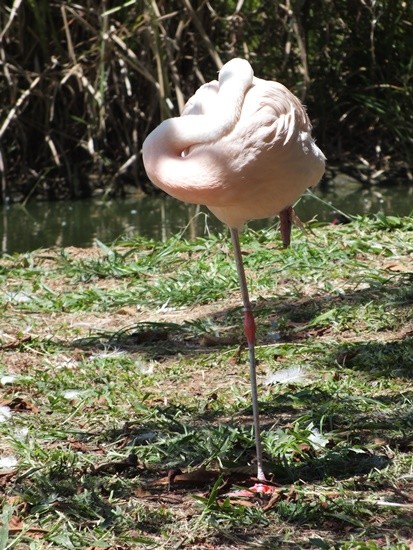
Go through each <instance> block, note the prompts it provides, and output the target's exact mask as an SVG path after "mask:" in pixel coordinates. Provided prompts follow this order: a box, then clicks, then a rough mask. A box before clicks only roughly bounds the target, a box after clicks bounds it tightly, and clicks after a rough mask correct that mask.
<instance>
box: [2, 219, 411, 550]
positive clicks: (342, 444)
mask: <svg viewBox="0 0 413 550" xmlns="http://www.w3.org/2000/svg"><path fill="white" fill-rule="evenodd" d="M412 229H413V221H412V219H411V218H395V217H387V218H385V217H376V218H371V219H369V218H356V219H355V220H353V222H352V223H351V224H349V225H346V226H317V225H314V226H313V227H312V233H309V234H305V235H304V234H302V233H301V232H299V231H296V232H295V233H294V240H293V245H292V247H291V248H290V249H288V250H282V248H281V246H280V241H279V237H278V235H277V234H276V233H275V232H274V231H273V230H267V231H262V232H259V233H256V232H254V231H247V232H245V233H244V234H243V235H242V248H243V251H244V259H245V264H246V269H247V277H248V282H249V286H250V290H251V297H252V300H253V303H254V309H255V314H256V317H257V326H258V342H257V344H258V345H257V359H258V368H259V380H260V387H259V399H260V404H261V411H262V427H263V435H262V436H263V447H264V456H265V463H266V467H267V470H268V472H269V474H270V476H271V478H272V479H273V481H274V482H275V483H276V484H277V487H278V490H277V495H276V498H274V499H273V500H271V501H270V499H269V497H262V498H256V499H255V500H254V499H252V500H251V499H250V500H248V502H244V501H241V502H240V501H238V500H237V499H234V498H232V497H226V496H225V494H226V493H228V492H229V491H230V490H231V487H236V486H248V482H249V480H250V478H251V476H253V475H254V455H255V449H254V438H253V433H252V429H251V415H252V410H251V403H250V394H249V380H248V368H247V365H246V362H247V354H246V350H245V346H244V343H243V337H242V328H241V327H242V319H241V317H242V309H241V307H240V303H239V302H240V298H239V295H238V283H237V279H236V271H235V266H234V263H233V258H232V251H231V249H230V246H229V244H228V239H227V236H225V235H223V236H222V235H221V236H218V237H214V236H211V237H209V238H206V239H197V240H195V241H192V242H189V241H186V240H185V239H178V238H173V239H170V240H168V241H167V242H165V243H160V242H155V241H149V240H148V241H146V240H143V239H141V238H139V239H136V240H128V241H127V240H124V241H120V242H117V243H115V244H114V245H113V246H111V247H108V246H105V245H103V244H99V246H98V247H96V248H95V249H92V250H83V251H82V250H73V249H68V250H61V251H60V250H40V251H36V252H33V253H30V254H23V255H14V256H7V257H4V258H3V259H2V260H1V261H0V280H1V283H2V285H1V293H0V308H1V313H2V321H1V326H0V329H1V330H0V346H1V350H0V392H1V399H0V401H1V403H0V406H3V407H6V408H5V409H4V408H3V409H0V420H3V421H2V422H0V488H1V492H2V496H0V502H1V505H2V512H1V515H0V548H16V549H23V548H24V549H26V548H27V549H46V548H69V549H72V548H81V549H84V548H108V549H109V548H118V549H129V548H221V549H226V548H244V547H245V548H274V549H276V548H288V549H290V548H303V549H304V548H325V549H330V548H340V549H341V548H346V549H359V550H364V549H366V550H376V549H380V548H388V549H397V550H407V549H408V548H409V544H410V542H411V540H412V539H413V523H412V517H413V498H412V490H413V438H412V433H413V384H412V373H413V370H412V369H413V339H412V335H413V261H412V257H413V256H412V255H413V232H412ZM298 368H300V369H301V371H300V372H301V378H300V379H299V380H296V381H295V382H291V383H278V382H276V383H273V384H269V385H267V384H265V383H264V382H265V380H266V379H267V377H268V375H269V374H271V373H274V372H286V371H287V369H293V370H294V369H298ZM10 376H13V378H7V377H10ZM1 411H3V413H4V414H2V413H1ZM6 459H7V460H8V462H7V460H6ZM178 469H179V470H178ZM172 470H174V471H175V473H177V477H176V480H175V481H174V480H173V479H172V483H171V484H170V487H169V488H168V483H167V481H165V479H166V478H165V476H166V475H167V473H168V471H172ZM179 472H183V474H180V473H179ZM182 475H183V479H182V480H181V479H180V477H179V476H182ZM191 475H195V478H196V479H195V478H191V477H190V476H191ZM185 476H189V477H188V478H185ZM197 476H198V477H197ZM170 481H171V480H170Z"/></svg>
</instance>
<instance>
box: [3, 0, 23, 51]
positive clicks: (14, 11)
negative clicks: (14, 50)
mask: <svg viewBox="0 0 413 550" xmlns="http://www.w3.org/2000/svg"><path fill="white" fill-rule="evenodd" d="M22 1H23V0H14V2H13V5H12V7H11V10H10V16H9V20H8V21H7V23H6V24H5V25H4V29H3V30H2V31H1V33H0V42H2V41H3V38H4V35H5V34H6V32H7V31H8V30H9V28H10V25H11V24H12V23H13V19H14V18H15V17H16V15H17V11H18V9H19V7H20V4H21V3H22Z"/></svg>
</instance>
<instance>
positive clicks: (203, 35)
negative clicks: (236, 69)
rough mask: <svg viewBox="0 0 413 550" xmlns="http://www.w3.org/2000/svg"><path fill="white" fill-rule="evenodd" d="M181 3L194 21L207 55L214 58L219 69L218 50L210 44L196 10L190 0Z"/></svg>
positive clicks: (183, 0) (220, 63) (220, 62)
mask: <svg viewBox="0 0 413 550" xmlns="http://www.w3.org/2000/svg"><path fill="white" fill-rule="evenodd" d="M182 3H183V4H184V6H185V7H186V9H187V10H188V12H189V13H190V15H191V18H192V21H193V22H194V25H195V27H196V28H197V29H198V32H199V34H200V36H201V39H202V41H203V42H204V44H205V46H206V48H207V50H208V52H209V55H210V56H211V57H212V59H213V60H214V63H215V65H216V66H217V68H218V69H221V68H222V66H223V62H222V60H221V58H220V57H219V54H218V52H217V51H216V49H215V48H214V45H213V44H212V42H211V40H210V38H209V36H208V35H207V33H206V32H205V29H204V27H203V25H202V23H201V20H200V19H199V17H198V15H197V13H196V11H195V10H194V8H193V7H192V4H191V1H190V0H182Z"/></svg>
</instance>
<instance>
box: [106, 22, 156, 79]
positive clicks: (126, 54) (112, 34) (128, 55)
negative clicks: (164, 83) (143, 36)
mask: <svg viewBox="0 0 413 550" xmlns="http://www.w3.org/2000/svg"><path fill="white" fill-rule="evenodd" d="M108 38H109V39H110V40H112V42H114V43H115V44H116V46H118V48H120V49H121V51H122V52H123V56H122V57H123V59H124V61H125V62H126V63H128V65H130V66H131V67H132V68H133V69H135V71H137V72H138V73H139V74H140V75H142V76H143V77H144V78H146V80H148V81H149V82H150V83H151V84H153V85H154V86H155V87H156V88H157V89H159V84H158V82H157V81H156V79H155V78H154V76H153V75H152V74H151V73H150V72H149V71H148V69H147V68H146V67H145V65H143V64H142V63H141V62H140V61H139V59H138V58H137V56H136V54H135V53H134V52H133V51H132V50H131V49H130V48H129V47H128V46H127V45H126V44H125V42H124V41H123V40H122V39H121V38H119V37H118V36H117V35H116V29H115V27H114V26H111V28H110V30H109V33H108Z"/></svg>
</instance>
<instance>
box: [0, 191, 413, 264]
mask: <svg viewBox="0 0 413 550" xmlns="http://www.w3.org/2000/svg"><path fill="white" fill-rule="evenodd" d="M315 194H316V196H317V197H318V198H320V199H321V200H322V201H325V202H320V201H319V200H317V199H316V198H315V197H313V196H304V197H303V198H302V199H301V201H300V202H299V204H298V205H297V207H296V211H297V214H298V215H299V217H300V218H301V219H302V220H303V221H308V220H310V219H312V218H317V219H318V220H320V221H332V220H333V219H334V218H335V214H334V210H340V211H342V212H345V213H347V214H349V215H356V214H374V213H378V212H382V213H384V214H397V215H402V216H407V215H410V214H412V210H413V186H412V185H408V184H404V185H402V184H400V185H395V186H392V187H388V188H382V187H380V188H378V187H366V188H364V187H362V186H361V185H360V184H358V183H356V182H352V181H346V182H342V184H339V185H338V184H337V185H330V186H328V187H327V188H324V189H323V188H321V187H319V188H318V189H317V190H316V192H315ZM326 203H329V204H331V205H332V206H330V205H329V204H326ZM273 223H274V222H273V221H271V220H264V221H260V222H252V223H251V224H250V226H252V227H254V228H256V229H257V228H260V227H267V226H269V225H272V224H273ZM185 228H186V229H185ZM222 229H223V226H222V224H221V223H220V222H218V221H217V220H216V219H215V218H214V216H213V215H212V214H208V211H207V209H205V208H199V207H196V206H194V205H187V204H183V203H181V202H179V201H176V200H174V199H171V198H170V197H165V196H162V197H159V196H157V197H142V198H139V199H138V198H133V197H130V198H127V199H124V200H107V201H106V200H105V201H104V200H99V199H93V200H83V201H61V202H32V203H29V204H28V205H26V206H24V207H23V206H21V205H19V204H15V205H11V206H8V207H5V208H3V209H2V210H0V245H1V253H2V254H5V253H7V254H12V253H14V252H29V251H31V250H35V249H37V248H48V247H51V246H57V247H68V246H76V247H89V246H92V245H93V244H94V242H95V240H96V239H98V240H100V241H102V242H104V243H111V242H113V241H114V240H115V239H117V238H119V237H121V236H122V235H129V236H133V235H142V236H145V237H151V238H154V239H157V240H163V239H165V238H167V237H168V236H170V235H172V234H174V233H176V232H178V231H183V230H185V232H184V235H185V237H187V238H192V237H195V236H198V235H204V234H205V233H206V232H207V231H212V232H215V231H222Z"/></svg>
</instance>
